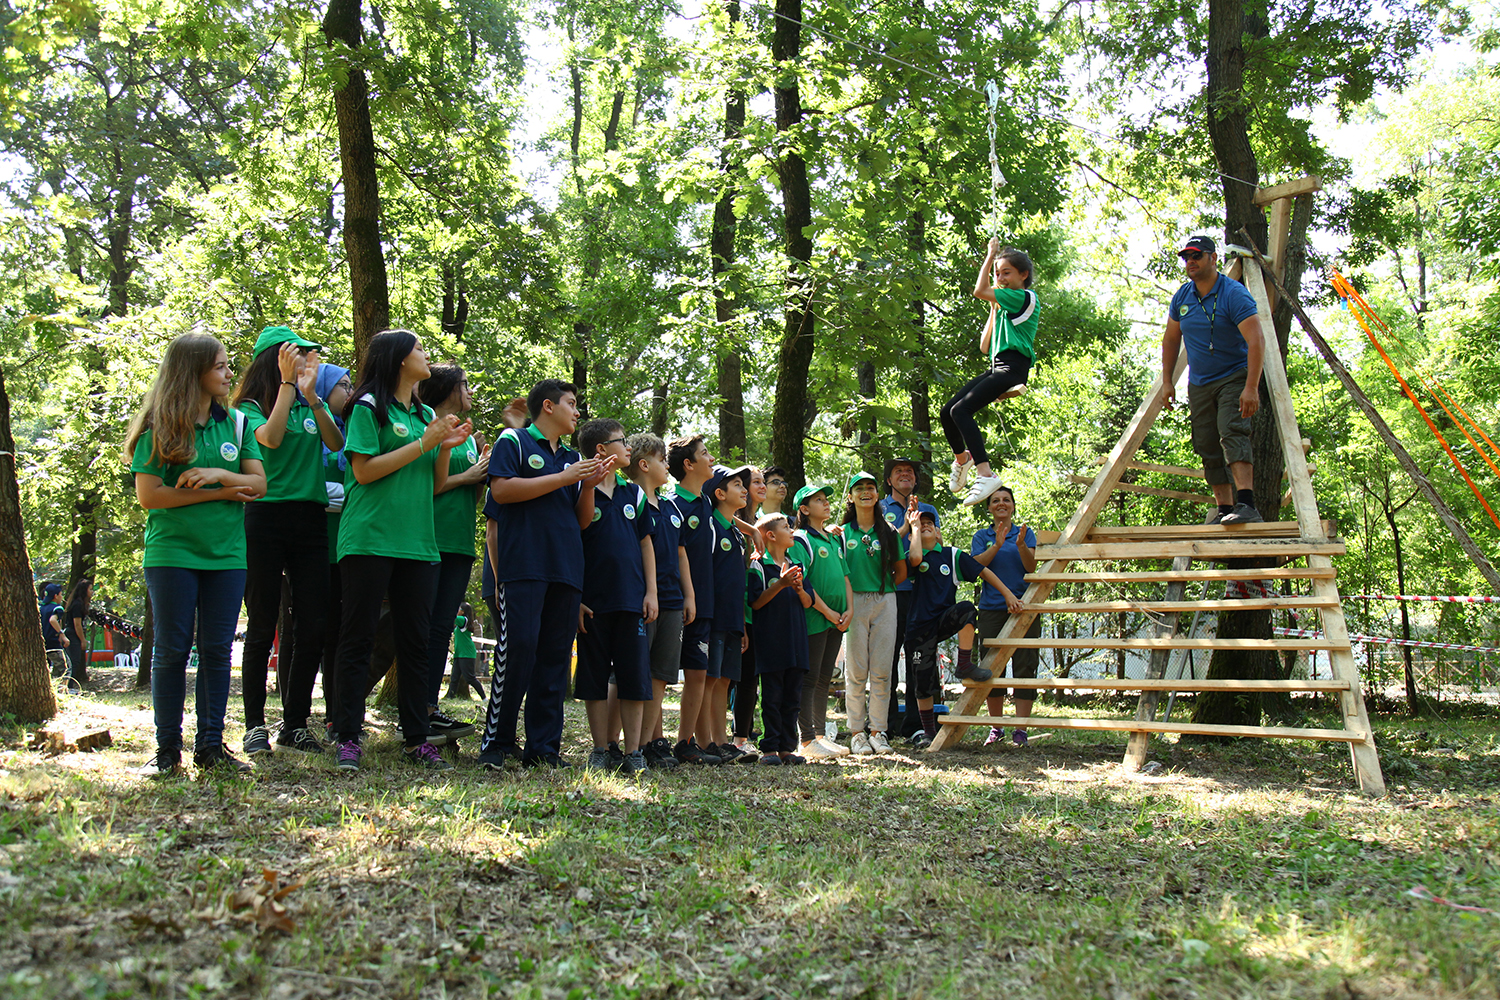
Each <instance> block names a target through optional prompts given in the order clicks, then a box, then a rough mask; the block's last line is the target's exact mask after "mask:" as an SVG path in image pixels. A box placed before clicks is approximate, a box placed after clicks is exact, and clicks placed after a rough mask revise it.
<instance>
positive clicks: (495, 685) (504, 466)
mask: <svg viewBox="0 0 1500 1000" xmlns="http://www.w3.org/2000/svg"><path fill="white" fill-rule="evenodd" d="M526 408H527V410H528V411H529V412H530V413H531V424H530V425H529V426H527V427H525V428H524V429H521V430H516V429H514V428H507V429H506V430H504V431H502V432H501V433H500V437H499V439H498V440H496V442H495V444H494V447H493V448H492V450H491V452H490V468H489V476H490V495H489V499H487V500H486V501H485V504H484V516H485V517H487V518H489V519H490V520H492V521H494V522H495V565H494V569H495V611H496V621H495V625H496V636H495V638H496V642H497V645H496V646H495V657H494V671H493V676H492V679H491V682H490V700H489V704H488V706H487V707H486V709H485V719H484V740H483V741H482V742H481V743H480V745H479V763H480V766H482V767H484V768H486V769H487V770H492V771H493V770H500V769H501V768H503V767H504V766H505V757H506V755H507V754H510V755H512V756H517V757H520V759H521V763H522V764H523V765H525V766H528V767H538V766H546V767H565V766H567V765H566V764H565V763H564V762H563V760H562V757H561V756H559V754H558V751H559V750H560V749H561V746H562V727H563V700H564V698H565V697H566V695H567V689H568V667H569V661H570V659H571V657H570V655H569V654H570V653H571V651H572V648H573V639H574V637H575V636H576V635H577V634H578V606H579V602H580V600H581V598H582V595H583V540H582V537H581V535H580V532H581V531H582V530H583V528H584V526H586V525H588V524H589V523H591V522H592V521H593V519H594V487H595V486H597V485H599V483H601V482H602V481H603V480H604V477H605V476H607V475H609V474H610V473H612V472H614V469H615V463H614V460H613V459H612V458H611V459H599V458H590V459H580V457H579V455H578V453H577V452H576V451H573V450H572V449H571V448H569V447H567V446H566V445H564V444H563V443H562V442H561V440H560V439H561V437H562V436H563V435H565V434H571V433H573V428H574V427H575V426H576V425H577V423H578V402H577V394H576V392H575V390H574V389H573V387H572V386H571V385H569V384H568V383H567V382H563V381H561V380H559V379H544V380H543V381H541V382H538V383H537V384H536V386H535V387H534V388H533V389H532V390H531V393H530V395H528V396H527V397H526ZM523 697H524V698H525V700H526V747H525V750H524V752H523V751H522V749H521V747H520V745H519V743H518V742H517V739H516V727H517V719H518V717H519V715H520V710H521V699H522V698H523Z"/></svg>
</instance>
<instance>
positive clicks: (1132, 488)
mask: <svg viewBox="0 0 1500 1000" xmlns="http://www.w3.org/2000/svg"><path fill="white" fill-rule="evenodd" d="M1068 482H1070V483H1077V484H1078V485H1079V486H1088V485H1091V484H1092V483H1093V480H1092V479H1090V478H1089V477H1088V476H1078V475H1069V476H1068ZM1114 492H1116V493H1140V494H1143V495H1145V496H1148V497H1166V498H1167V499H1168V500H1191V501H1192V502H1193V503H1214V504H1216V503H1218V501H1217V500H1215V499H1214V498H1213V497H1211V496H1209V495H1208V494H1207V493H1184V492H1182V491H1181V490H1164V489H1162V488H1161V487H1159V486H1137V485H1136V484H1135V483H1115V485H1114Z"/></svg>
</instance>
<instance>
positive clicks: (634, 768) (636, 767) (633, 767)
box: [620, 750, 646, 775]
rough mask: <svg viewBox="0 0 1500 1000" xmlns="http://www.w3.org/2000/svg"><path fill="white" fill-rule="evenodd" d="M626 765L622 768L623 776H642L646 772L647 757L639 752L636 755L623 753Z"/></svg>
mask: <svg viewBox="0 0 1500 1000" xmlns="http://www.w3.org/2000/svg"><path fill="white" fill-rule="evenodd" d="M621 756H623V757H624V758H625V764H624V766H623V767H621V768H620V771H621V772H622V773H623V774H627V775H631V774H641V773H643V772H644V771H645V770H646V755H645V754H644V753H642V752H641V751H639V750H637V751H636V752H635V753H622V754H621Z"/></svg>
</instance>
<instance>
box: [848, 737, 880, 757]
mask: <svg viewBox="0 0 1500 1000" xmlns="http://www.w3.org/2000/svg"><path fill="white" fill-rule="evenodd" d="M849 752H850V753H852V754H857V755H859V756H864V755H865V754H871V753H874V752H875V751H874V750H873V749H871V747H870V737H868V736H866V735H865V734H864V733H855V734H854V739H852V740H850V741H849Z"/></svg>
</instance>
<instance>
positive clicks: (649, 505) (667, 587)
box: [625, 433, 688, 771]
mask: <svg viewBox="0 0 1500 1000" xmlns="http://www.w3.org/2000/svg"><path fill="white" fill-rule="evenodd" d="M625 445H626V447H628V448H629V449H630V470H629V473H628V475H629V476H630V479H631V481H632V482H634V483H635V484H636V485H637V486H639V487H640V488H641V489H643V490H645V493H646V514H647V516H648V517H650V519H651V543H652V548H653V550H654V555H655V562H656V603H657V611H656V619H655V620H654V621H649V622H647V623H646V641H647V644H648V645H649V648H650V655H651V661H650V662H651V702H650V704H648V705H647V706H646V714H645V717H644V718H643V719H642V722H641V740H642V741H643V743H644V744H645V745H644V746H643V747H642V748H641V752H642V753H643V754H644V755H645V757H646V764H647V766H648V767H650V768H651V769H652V770H653V771H655V770H662V771H669V770H671V769H672V768H674V767H676V766H677V758H676V757H675V756H673V755H672V741H670V740H668V739H667V738H666V737H665V736H664V735H663V734H662V730H661V703H662V699H663V698H664V697H665V696H666V693H667V685H668V684H676V683H677V675H678V673H679V672H680V671H681V669H682V603H683V579H684V578H685V577H687V575H688V568H687V554H686V553H685V552H684V551H683V550H682V547H681V546H680V545H678V544H677V538H678V535H679V534H680V532H681V530H682V512H681V511H680V510H678V509H677V504H676V502H675V501H674V500H673V499H672V498H671V497H666V496H661V495H660V491H661V488H662V487H663V486H665V485H667V446H666V444H665V443H664V442H663V441H662V439H661V438H659V437H657V436H656V435H655V434H645V433H642V434H632V435H631V436H630V437H629V438H627V439H626V441H625Z"/></svg>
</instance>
